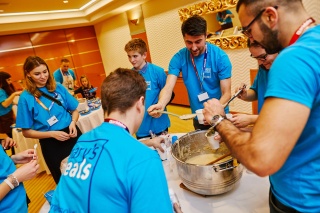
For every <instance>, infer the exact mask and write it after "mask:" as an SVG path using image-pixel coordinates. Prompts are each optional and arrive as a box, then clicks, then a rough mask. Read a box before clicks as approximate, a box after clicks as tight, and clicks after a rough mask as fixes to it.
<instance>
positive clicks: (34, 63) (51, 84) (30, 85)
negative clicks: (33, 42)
mask: <svg viewBox="0 0 320 213" xmlns="http://www.w3.org/2000/svg"><path fill="white" fill-rule="evenodd" d="M41 64H43V65H45V66H46V67H47V70H48V73H49V77H48V80H47V83H46V88H47V89H48V91H49V92H53V91H55V89H56V81H55V80H54V78H53V76H52V73H51V72H50V70H49V67H48V65H47V63H46V62H45V61H44V60H43V59H42V58H40V57H39V56H29V57H28V58H26V60H25V62H24V64H23V73H24V78H25V80H26V87H27V90H28V91H29V92H30V93H31V94H32V95H34V96H36V97H40V96H41V93H40V92H39V91H38V89H37V85H36V84H35V83H34V81H33V80H32V78H29V77H28V76H27V75H28V73H29V72H31V71H32V70H33V69H34V68H36V67H39V66H40V65H41Z"/></svg>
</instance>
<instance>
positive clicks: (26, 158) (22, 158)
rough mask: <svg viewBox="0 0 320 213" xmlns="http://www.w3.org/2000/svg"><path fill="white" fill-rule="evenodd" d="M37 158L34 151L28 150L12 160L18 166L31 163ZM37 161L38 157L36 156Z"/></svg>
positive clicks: (14, 156)
mask: <svg viewBox="0 0 320 213" xmlns="http://www.w3.org/2000/svg"><path fill="white" fill-rule="evenodd" d="M34 156H35V153H34V149H27V150H24V151H22V152H19V153H18V154H15V155H12V156H11V159H12V160H13V162H14V163H16V164H24V163H28V162H30V161H31V160H32V159H33V157H34ZM35 157H36V158H35V159H37V156H35Z"/></svg>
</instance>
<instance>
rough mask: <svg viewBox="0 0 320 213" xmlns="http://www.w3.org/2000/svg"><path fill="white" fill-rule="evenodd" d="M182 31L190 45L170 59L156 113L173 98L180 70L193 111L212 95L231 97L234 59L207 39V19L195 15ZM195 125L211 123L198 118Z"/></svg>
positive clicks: (153, 113)
mask: <svg viewBox="0 0 320 213" xmlns="http://www.w3.org/2000/svg"><path fill="white" fill-rule="evenodd" d="M181 31H182V35H183V39H184V42H185V45H186V47H185V48H182V49H181V50H180V51H179V52H177V53H176V54H175V55H174V56H173V57H172V59H171V61H170V64H169V72H168V77H167V82H166V85H165V87H164V88H163V89H162V90H161V92H160V97H159V101H158V103H157V104H155V105H152V106H150V107H149V109H148V112H149V114H150V115H151V116H153V117H159V116H160V113H156V112H153V111H154V110H163V109H164V107H165V106H166V105H167V103H168V102H169V100H170V97H171V93H172V91H173V88H174V86H175V84H176V82H177V79H178V76H179V74H180V73H182V78H183V82H184V84H185V86H186V88H187V91H188V97H189V103H190V107H191V111H192V113H195V112H196V110H198V109H203V103H204V102H205V101H206V100H209V99H211V98H217V99H220V102H221V104H225V103H226V102H227V101H228V100H229V99H230V98H231V79H230V78H231V69H232V66H231V62H230V60H229V57H228V55H227V54H226V53H225V52H224V51H223V50H222V49H220V48H219V47H218V46H216V45H213V44H211V43H207V42H206V35H207V22H206V20H205V19H204V18H203V17H201V16H198V15H195V16H191V17H190V18H188V19H187V20H185V21H184V22H183V23H182V26H181ZM228 111H229V108H228V107H227V108H226V112H228ZM193 126H194V128H195V129H208V128H209V127H210V126H209V125H203V124H199V122H198V119H197V118H195V119H194V120H193Z"/></svg>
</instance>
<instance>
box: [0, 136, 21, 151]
mask: <svg viewBox="0 0 320 213" xmlns="http://www.w3.org/2000/svg"><path fill="white" fill-rule="evenodd" d="M1 145H2V147H3V148H4V149H8V148H11V147H13V146H15V147H18V146H17V143H16V142H15V141H14V140H13V139H12V138H9V137H7V138H6V139H3V140H1Z"/></svg>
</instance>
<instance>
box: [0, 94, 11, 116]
mask: <svg viewBox="0 0 320 213" xmlns="http://www.w3.org/2000/svg"><path fill="white" fill-rule="evenodd" d="M7 98H8V95H7V93H6V91H4V90H3V89H1V88H0V116H2V115H6V114H8V113H9V112H10V111H11V110H12V104H10V105H9V106H8V107H4V106H2V102H4V101H5V100H6V99H7Z"/></svg>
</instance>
